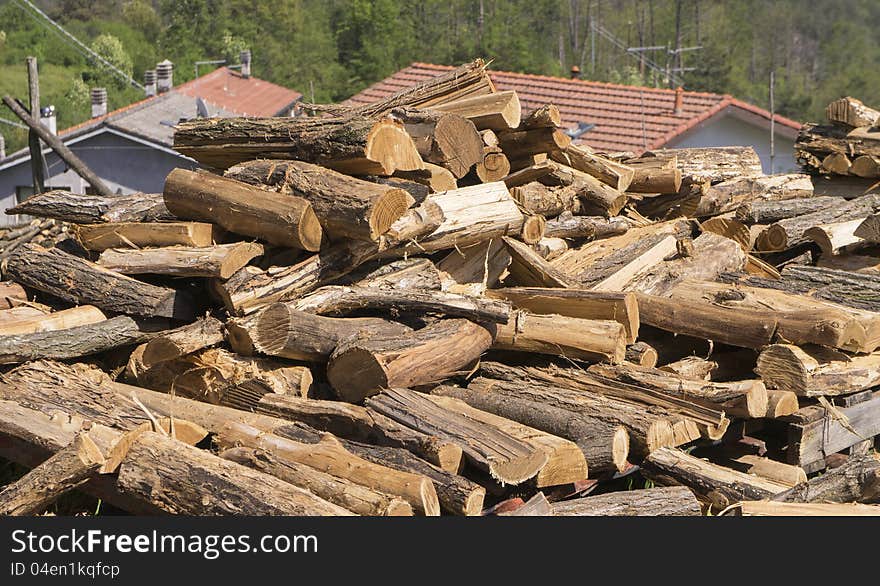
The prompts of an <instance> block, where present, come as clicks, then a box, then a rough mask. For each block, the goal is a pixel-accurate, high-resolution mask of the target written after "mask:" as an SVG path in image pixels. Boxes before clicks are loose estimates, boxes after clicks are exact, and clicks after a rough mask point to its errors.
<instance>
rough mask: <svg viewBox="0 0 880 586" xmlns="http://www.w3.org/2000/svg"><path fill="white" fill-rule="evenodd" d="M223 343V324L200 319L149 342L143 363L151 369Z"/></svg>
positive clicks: (208, 319) (143, 356) (212, 320)
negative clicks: (155, 365) (164, 362)
mask: <svg viewBox="0 0 880 586" xmlns="http://www.w3.org/2000/svg"><path fill="white" fill-rule="evenodd" d="M221 342H223V324H222V323H221V322H220V320H218V319H215V318H213V317H207V318H203V319H199V320H197V321H195V322H193V323H191V324H188V325H185V326H182V327H179V328H177V329H175V330H170V331H167V332H162V333H161V334H158V335H157V336H156V337H154V338H153V339H152V340H150V341H149V342H147V345H146V346H145V347H144V350H143V353H142V354H141V363H142V364H143V365H144V366H145V367H147V368H150V367H151V366H153V365H154V364H158V363H159V362H163V361H165V360H174V359H175V358H180V357H181V356H186V355H187V354H192V353H193V352H196V351H197V350H202V349H204V348H208V347H210V346H214V345H216V344H219V343H221Z"/></svg>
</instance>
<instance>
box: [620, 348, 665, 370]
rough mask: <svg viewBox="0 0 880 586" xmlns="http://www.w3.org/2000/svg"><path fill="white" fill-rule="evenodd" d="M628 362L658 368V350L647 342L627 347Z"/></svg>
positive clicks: (626, 356)
mask: <svg viewBox="0 0 880 586" xmlns="http://www.w3.org/2000/svg"><path fill="white" fill-rule="evenodd" d="M625 358H626V360H627V362H632V363H633V364H638V365H639V366H647V367H649V368H653V367H655V366H657V358H658V356H657V350H655V349H654V348H653V347H652V346H651V345H650V344H646V343H645V342H636V343H635V344H631V345H629V346H627V347H626V355H625Z"/></svg>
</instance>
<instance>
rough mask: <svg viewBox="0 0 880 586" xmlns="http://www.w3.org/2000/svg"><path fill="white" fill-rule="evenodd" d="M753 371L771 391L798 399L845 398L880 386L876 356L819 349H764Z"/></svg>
mask: <svg viewBox="0 0 880 586" xmlns="http://www.w3.org/2000/svg"><path fill="white" fill-rule="evenodd" d="M755 372H756V373H757V374H758V376H760V377H761V379H762V380H763V381H764V382H765V383H766V384H767V386H768V387H770V388H774V389H782V390H784V391H791V392H793V393H795V394H797V395H800V396H802V397H816V396H822V395H826V396H827V395H846V394H849V393H853V392H856V391H862V390H865V389H869V388H871V387H874V386H876V385H878V384H880V353H874V354H868V355H862V356H851V355H848V354H844V353H843V352H838V351H836V350H832V349H830V348H823V347H821V346H805V347H804V348H799V347H798V346H793V345H791V344H774V345H772V346H767V347H766V348H765V349H764V350H763V351H762V352H761V354H760V356H758V365H757V367H756V369H755Z"/></svg>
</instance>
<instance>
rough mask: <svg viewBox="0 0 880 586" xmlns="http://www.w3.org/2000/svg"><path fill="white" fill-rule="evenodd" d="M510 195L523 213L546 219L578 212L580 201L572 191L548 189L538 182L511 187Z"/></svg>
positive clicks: (557, 188) (558, 188) (556, 188)
mask: <svg viewBox="0 0 880 586" xmlns="http://www.w3.org/2000/svg"><path fill="white" fill-rule="evenodd" d="M510 194H511V195H512V196H513V199H515V200H516V201H517V202H518V203H519V204H520V205H521V206H522V207H523V209H524V210H525V211H527V212H530V213H532V214H542V215H544V216H546V217H548V218H552V217H554V216H558V215H559V214H561V213H563V212H572V213H575V212H577V211H579V210H580V200H578V198H577V195H576V193H575V192H574V190H572V189H567V188H564V187H548V186H547V185H544V184H543V183H540V182H538V181H532V182H530V183H526V184H524V185H519V186H517V187H513V188H511V190H510Z"/></svg>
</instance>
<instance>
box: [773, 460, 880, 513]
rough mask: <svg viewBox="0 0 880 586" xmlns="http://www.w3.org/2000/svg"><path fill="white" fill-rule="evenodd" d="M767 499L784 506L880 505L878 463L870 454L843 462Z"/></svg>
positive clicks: (879, 466)
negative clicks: (805, 504)
mask: <svg viewBox="0 0 880 586" xmlns="http://www.w3.org/2000/svg"><path fill="white" fill-rule="evenodd" d="M771 500H774V501H778V502H788V503H815V502H826V503H850V502H859V503H880V460H877V458H875V457H873V456H872V455H871V454H865V455H862V456H851V457H850V458H848V459H847V461H846V463H844V464H843V465H842V466H838V467H837V468H834V469H833V470H829V471H828V472H826V473H824V474H822V475H821V476H816V477H815V478H812V479H810V480H809V481H807V480H806V479H804V480H803V482H801V483H799V484H797V485H796V486H793V487H792V488H790V489H789V490H786V491H785V492H782V493H779V494H777V495H776V496H774V497H773V498H772V499H771Z"/></svg>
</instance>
